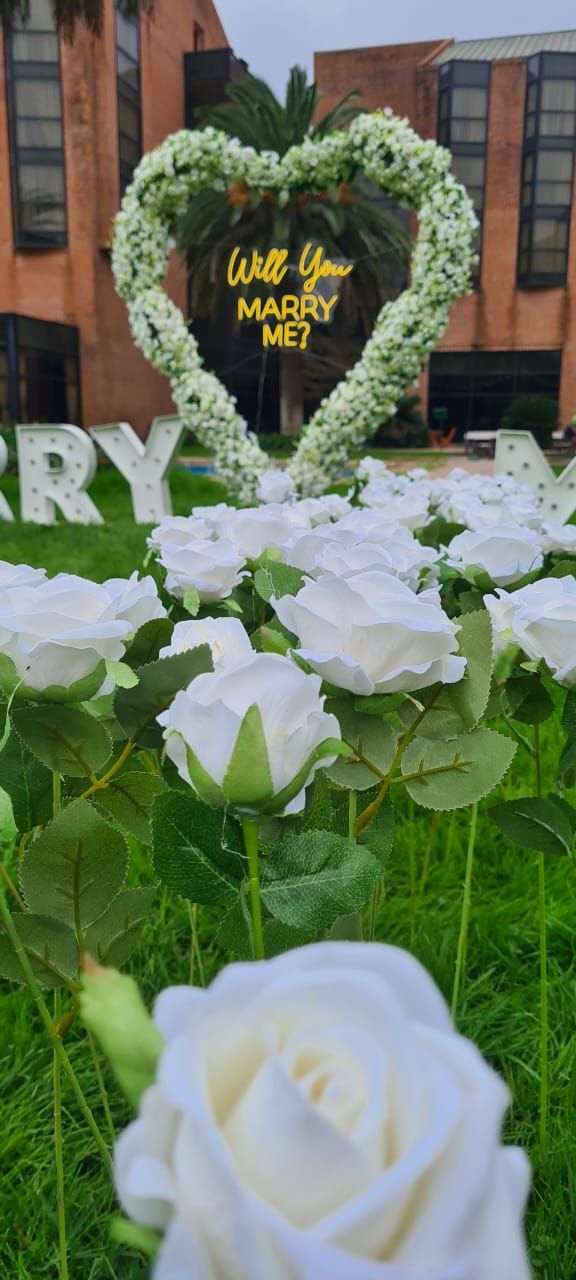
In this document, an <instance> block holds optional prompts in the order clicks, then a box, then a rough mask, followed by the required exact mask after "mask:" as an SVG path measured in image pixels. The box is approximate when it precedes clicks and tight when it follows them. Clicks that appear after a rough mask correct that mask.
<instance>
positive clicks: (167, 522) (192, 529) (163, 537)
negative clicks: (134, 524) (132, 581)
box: [146, 516, 213, 551]
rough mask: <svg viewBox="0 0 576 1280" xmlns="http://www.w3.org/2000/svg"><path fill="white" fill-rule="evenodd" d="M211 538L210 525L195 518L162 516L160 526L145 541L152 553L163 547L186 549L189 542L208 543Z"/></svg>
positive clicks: (211, 530) (211, 529)
mask: <svg viewBox="0 0 576 1280" xmlns="http://www.w3.org/2000/svg"><path fill="white" fill-rule="evenodd" d="M212 536H213V528H212V525H211V524H210V523H209V522H208V521H207V520H202V519H197V518H196V517H195V516H164V519H163V520H161V521H160V524H158V525H156V528H155V529H153V530H152V533H151V534H150V537H149V538H147V539H146V541H147V544H148V546H149V547H151V548H152V550H153V551H162V549H163V547H187V546H188V544H189V543H190V542H198V541H207V540H208V541H209V540H210V539H211V538H212Z"/></svg>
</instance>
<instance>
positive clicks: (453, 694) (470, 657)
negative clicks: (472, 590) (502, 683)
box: [401, 609, 492, 739]
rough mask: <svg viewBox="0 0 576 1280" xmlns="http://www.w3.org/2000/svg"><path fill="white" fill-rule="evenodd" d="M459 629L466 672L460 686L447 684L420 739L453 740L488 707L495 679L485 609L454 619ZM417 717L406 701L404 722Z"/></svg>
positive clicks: (427, 717)
mask: <svg viewBox="0 0 576 1280" xmlns="http://www.w3.org/2000/svg"><path fill="white" fill-rule="evenodd" d="M454 622H455V623H457V624H458V626H459V627H460V633H459V637H458V640H459V652H460V654H461V655H462V656H463V657H465V658H466V670H465V672H464V675H463V677H462V679H461V680H459V681H458V683H457V684H447V685H444V686H443V688H442V689H441V691H440V695H439V697H438V698H437V699H435V701H434V703H433V704H432V706H431V707H430V710H429V712H428V714H427V715H426V716H425V718H424V719H423V721H422V723H421V724H420V725H419V726H418V730H417V733H418V737H420V738H435V739H438V738H441V739H444V738H452V737H454V736H455V734H459V733H465V731H466V730H467V729H472V728H473V727H474V725H475V724H476V723H477V722H478V720H479V719H480V717H481V716H482V715H483V714H484V712H485V710H486V707H487V705H488V697H489V694H490V682H491V678H492V626H491V623H490V616H489V614H488V613H487V611H486V609H482V610H480V611H478V610H473V611H471V612H470V613H463V614H461V616H460V617H458V618H454ZM416 714H417V711H416V708H414V706H413V705H412V704H410V702H406V703H405V706H404V707H403V708H402V712H401V719H402V720H403V721H404V722H405V723H406V724H407V725H408V724H410V722H411V720H413V719H414V718H415V716H416Z"/></svg>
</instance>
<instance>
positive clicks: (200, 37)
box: [193, 22, 206, 53]
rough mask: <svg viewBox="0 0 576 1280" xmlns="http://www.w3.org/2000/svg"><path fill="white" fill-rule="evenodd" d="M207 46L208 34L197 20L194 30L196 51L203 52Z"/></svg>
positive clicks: (194, 47)
mask: <svg viewBox="0 0 576 1280" xmlns="http://www.w3.org/2000/svg"><path fill="white" fill-rule="evenodd" d="M205 48H206V36H205V34H204V27H201V26H200V23H199V22H195V23H194V32H193V49H194V53H202V51H203V49H205Z"/></svg>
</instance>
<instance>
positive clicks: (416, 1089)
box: [115, 942, 530, 1280]
mask: <svg viewBox="0 0 576 1280" xmlns="http://www.w3.org/2000/svg"><path fill="white" fill-rule="evenodd" d="M154 1020H155V1023H156V1026H157V1028H158V1030H159V1032H160V1033H161V1035H162V1036H163V1037H164V1041H165V1048H164V1051H163V1053H162V1055H161V1057H160V1061H159V1064H158V1067H157V1074H156V1082H155V1084H154V1085H153V1086H152V1087H151V1088H150V1089H148V1090H147V1092H146V1093H145V1094H144V1096H143V1098H142V1101H141V1104H140V1114H139V1116H138V1118H137V1119H136V1120H135V1121H133V1123H132V1124H130V1125H129V1127H128V1128H127V1129H126V1131H125V1132H124V1133H123V1134H122V1136H121V1137H120V1139H119V1141H118V1142H117V1144H116V1151H115V1176H116V1186H117V1189H118V1194H119V1197H120V1201H121V1203H122V1206H123V1208H124V1211H125V1212H126V1213H127V1214H128V1215H129V1216H130V1217H131V1218H133V1219H135V1220H136V1222H138V1223H141V1224H142V1225H145V1226H147V1227H149V1228H154V1229H156V1230H160V1231H162V1232H164V1233H165V1239H164V1242H163V1245H162V1247H161V1249H160V1253H159V1255H158V1257H157V1260H156V1262H155V1265H154V1273H153V1274H154V1280H176V1277H178V1280H195V1278H196V1277H198V1278H199V1277H203V1280H204V1278H205V1280H529V1276H530V1269H529V1265H528V1260H527V1256H526V1247H525V1242H524V1235H523V1230H522V1215H523V1211H524V1206H525V1201H526V1196H527V1191H528V1186H529V1168H528V1163H527V1160H526V1158H525V1156H524V1155H523V1153H522V1152H521V1151H520V1150H519V1149H518V1148H517V1147H512V1146H508V1147H506V1146H503V1145H501V1141H500V1132H501V1125H502V1119H503V1116H504V1113H505V1111H506V1108H507V1107H508V1104H509V1094H508V1090H507V1088H506V1086H505V1085H504V1083H503V1082H502V1081H501V1080H500V1078H499V1077H498V1076H497V1075H496V1073H495V1072H494V1071H493V1070H492V1068H491V1067H490V1066H488V1064H487V1063H486V1062H485V1061H484V1059H483V1058H482V1056H481V1055H480V1053H479V1052H478V1050H477V1049H476V1048H475V1046H474V1045H473V1044H471V1042H470V1041H469V1040H466V1039H464V1037H463V1036H461V1035H459V1034H458V1033H457V1032H456V1031H455V1030H454V1027H453V1024H452V1021H451V1019H450V1016H449V1013H448V1010H447V1007H446V1004H445V1002H444V1000H443V998H442V996H441V995H440V992H439V991H438V988H437V987H436V986H435V984H434V983H433V981H432V979H431V978H430V977H429V976H428V974H427V973H426V971H425V970H424V969H423V968H422V966H421V965H420V964H419V963H418V961H417V960H415V959H414V957H413V956H411V955H409V954H408V953H407V952H405V951H402V950H400V949H399V948H397V947H392V946H384V945H382V944H377V943H376V944H374V943H372V944H369V943H351V942H348V943H335V942H322V943H319V944H316V945H315V946H310V947H304V948H302V949H301V950H299V951H292V952H288V953H287V954H284V955H282V956H278V957H277V958H276V959H274V960H268V961H262V962H260V963H259V964H242V965H240V964H233V965H229V966H228V968H226V969H224V970H223V972H222V973H220V974H219V975H218V977H217V978H216V979H215V981H214V982H213V983H212V985H211V986H210V987H209V988H208V990H207V991H200V990H198V989H197V988H192V987H173V988H168V989H167V990H166V991H164V992H162V994H161V995H160V997H159V999H158V1000H157V1001H156V1006H155V1011H154Z"/></svg>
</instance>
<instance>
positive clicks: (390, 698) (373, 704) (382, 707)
mask: <svg viewBox="0 0 576 1280" xmlns="http://www.w3.org/2000/svg"><path fill="white" fill-rule="evenodd" d="M405 701H406V694H405V693H372V694H371V695H370V697H369V698H362V697H358V698H356V699H355V701H354V706H355V708H356V710H357V711H360V712H361V713H362V715H365V716H388V715H392V713H393V712H395V711H397V710H398V708H399V707H401V706H402V704H403V703H404V702H405Z"/></svg>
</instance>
